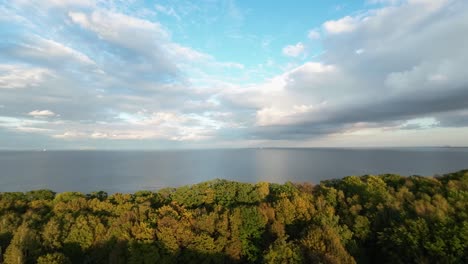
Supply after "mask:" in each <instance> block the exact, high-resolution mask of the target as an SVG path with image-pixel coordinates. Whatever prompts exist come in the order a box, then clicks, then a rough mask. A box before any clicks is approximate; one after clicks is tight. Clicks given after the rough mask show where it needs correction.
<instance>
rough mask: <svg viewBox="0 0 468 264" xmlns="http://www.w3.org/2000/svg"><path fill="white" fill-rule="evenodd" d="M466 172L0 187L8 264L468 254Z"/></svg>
mask: <svg viewBox="0 0 468 264" xmlns="http://www.w3.org/2000/svg"><path fill="white" fill-rule="evenodd" d="M467 242H468V170H465V171H459V172H455V173H450V174H445V175H437V176H434V177H422V176H408V177H404V176H399V175H393V174H385V175H365V176H348V177H345V178H342V179H335V180H327V181H323V182H321V183H320V184H318V185H312V184H310V183H290V182H287V183H285V184H275V183H267V182H259V183H256V184H251V183H240V182H232V181H227V180H219V179H217V180H213V181H209V182H203V183H199V184H196V185H191V186H184V187H179V188H165V189H161V190H159V191H157V192H151V191H140V192H136V193H133V194H123V193H115V194H107V193H105V192H102V191H100V192H93V193H89V194H83V193H79V192H64V193H54V192H53V191H50V190H36V191H29V192H26V193H23V192H8V193H1V194H0V263H5V264H13V263H14V264H19V263H39V264H45V263H48V264H64V263H116V264H118V263H145V264H146V263H344V264H346V263H468V246H467Z"/></svg>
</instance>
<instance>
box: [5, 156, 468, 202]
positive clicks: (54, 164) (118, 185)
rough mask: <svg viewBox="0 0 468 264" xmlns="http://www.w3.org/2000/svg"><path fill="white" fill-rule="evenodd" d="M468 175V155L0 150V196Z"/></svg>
mask: <svg viewBox="0 0 468 264" xmlns="http://www.w3.org/2000/svg"><path fill="white" fill-rule="evenodd" d="M466 168H468V148H411V149H409V148H406V149H238V150H190V151H152V152H148V151H47V152H33V151H24V152H23V151H1V152H0V170H1V171H0V192H3V191H28V190H32V189H40V188H48V189H52V190H55V191H58V192H61V191H81V192H91V191H96V190H104V191H107V192H110V193H113V192H133V191H136V190H142V189H147V190H155V189H160V188H162V187H167V186H174V187H176V186H181V185H185V184H192V183H198V182H201V181H207V180H211V179H215V178H223V179H229V180H236V181H243V182H258V181H270V182H277V183H283V182H285V181H295V182H305V181H307V182H312V183H319V182H320V181H321V180H324V179H331V178H341V177H344V176H347V175H363V174H377V173H379V174H381V173H398V174H402V175H414V174H418V175H434V174H441V173H447V172H453V171H457V170H461V169H466Z"/></svg>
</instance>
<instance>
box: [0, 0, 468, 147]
mask: <svg viewBox="0 0 468 264" xmlns="http://www.w3.org/2000/svg"><path fill="white" fill-rule="evenodd" d="M467 17H468V1H466V0H407V1H406V0H361V1H357V0H356V1H345V0H341V1H335V0H330V1H309V0H292V1H265V0H261V1H248V0H245V1H244V0H242V1H236V0H200V1H185V0H177V1H176V0H166V1H150V0H145V1H142V0H106V1H105V0H68V1H65V0H29V1H28V0H0V149H44V148H45V149H181V148H182V149H183V148H231V147H235V148H237V147H388V146H392V147H402V146H403V147H404V146H447V145H449V146H468V78H467V75H468V67H467V66H466V62H467V61H468V49H467V47H468V34H467V32H468V19H466V18H467Z"/></svg>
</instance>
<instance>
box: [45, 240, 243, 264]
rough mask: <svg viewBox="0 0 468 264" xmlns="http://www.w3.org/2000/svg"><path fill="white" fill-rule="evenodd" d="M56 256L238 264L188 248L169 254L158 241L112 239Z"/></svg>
mask: <svg viewBox="0 0 468 264" xmlns="http://www.w3.org/2000/svg"><path fill="white" fill-rule="evenodd" d="M59 252H60V253H63V254H64V255H65V256H66V257H67V258H68V259H69V260H70V262H71V263H73V264H78V263H80V264H81V263H85V264H91V263H96V264H98V263H99V264H100V263H103V264H104V263H109V264H120V263H121V264H124V263H129V264H140V263H141V264H150V263H162V264H164V263H206V264H210V263H213V264H215V263H241V262H240V261H239V260H235V259H233V258H231V257H229V256H227V255H225V254H221V253H215V254H213V253H205V252H200V251H196V250H192V249H188V248H182V249H180V250H178V251H176V252H171V251H169V250H168V249H167V248H166V247H165V246H164V245H163V244H162V243H161V242H159V241H148V242H141V241H131V242H130V241H122V240H117V239H111V240H109V241H106V242H104V243H99V244H96V245H93V246H91V247H90V248H88V249H86V250H83V249H82V248H81V247H80V245H79V244H78V243H65V244H64V247H63V249H62V250H61V251H59ZM51 253H52V252H51Z"/></svg>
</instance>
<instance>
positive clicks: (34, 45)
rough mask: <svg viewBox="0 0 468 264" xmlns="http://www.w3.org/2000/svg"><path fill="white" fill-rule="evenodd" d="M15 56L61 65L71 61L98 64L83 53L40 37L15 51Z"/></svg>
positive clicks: (35, 37) (25, 43)
mask: <svg viewBox="0 0 468 264" xmlns="http://www.w3.org/2000/svg"><path fill="white" fill-rule="evenodd" d="M13 54H14V55H15V56H18V57H20V58H27V59H34V60H43V61H45V62H51V61H54V60H55V61H57V62H60V63H61V64H64V63H67V62H68V61H69V60H72V61H76V62H78V63H80V64H83V65H95V64H96V63H95V62H94V61H93V60H92V59H90V58H89V57H88V56H87V55H85V54H83V53H82V52H79V51H77V50H75V49H72V48H70V47H67V46H65V45H63V44H61V43H59V42H56V41H54V40H51V39H45V38H42V37H40V36H33V37H30V38H29V39H27V40H25V42H23V43H22V44H20V45H19V46H17V47H16V48H15V49H14V50H13Z"/></svg>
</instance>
